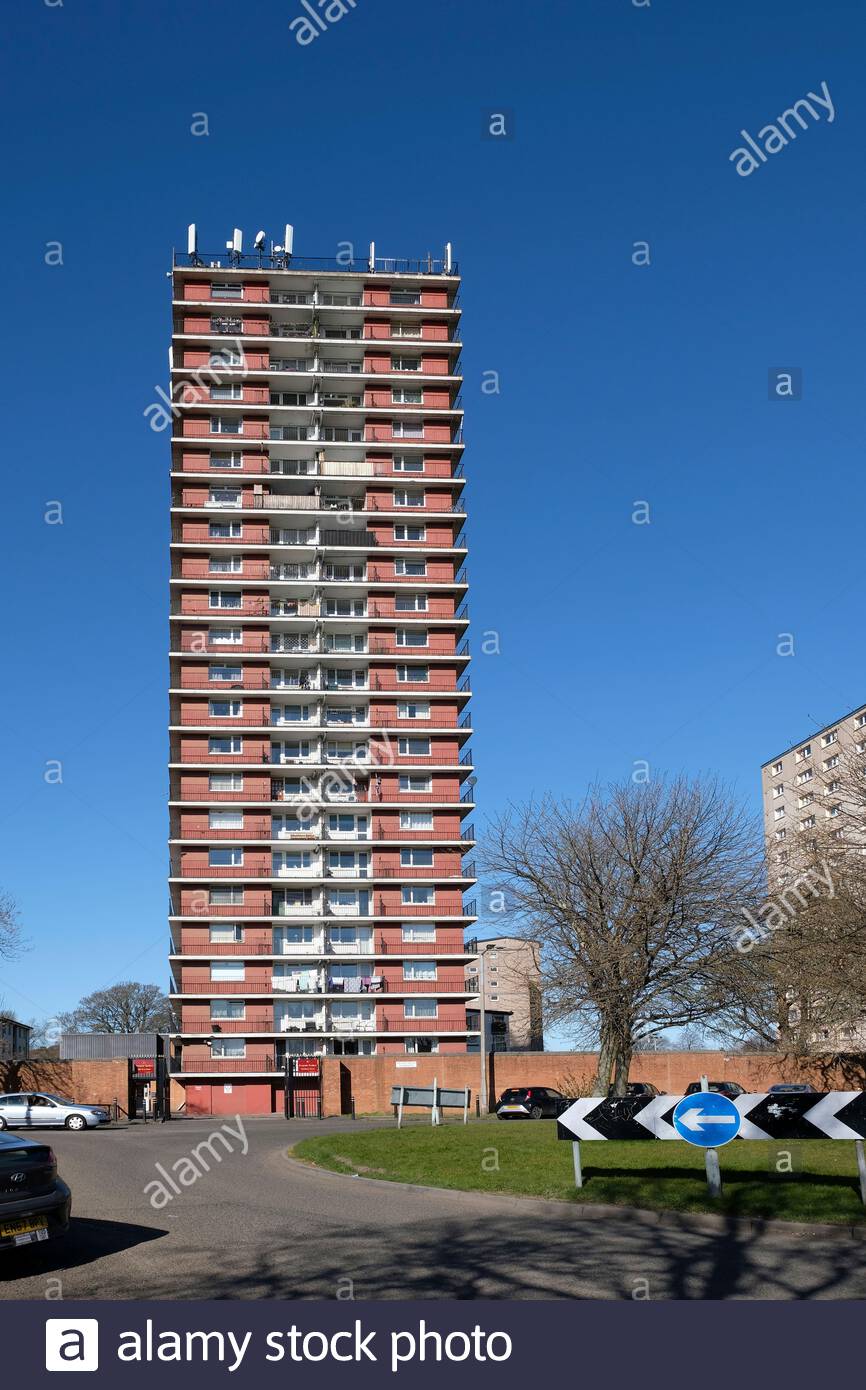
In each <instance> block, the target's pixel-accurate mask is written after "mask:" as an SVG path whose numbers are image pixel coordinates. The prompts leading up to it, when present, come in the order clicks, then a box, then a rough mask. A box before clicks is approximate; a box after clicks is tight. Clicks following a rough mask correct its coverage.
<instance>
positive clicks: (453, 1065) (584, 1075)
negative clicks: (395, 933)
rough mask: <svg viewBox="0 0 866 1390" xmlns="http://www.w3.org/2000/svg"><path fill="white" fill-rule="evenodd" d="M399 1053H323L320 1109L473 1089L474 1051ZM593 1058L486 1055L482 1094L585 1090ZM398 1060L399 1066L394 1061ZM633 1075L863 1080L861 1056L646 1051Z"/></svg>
mask: <svg viewBox="0 0 866 1390" xmlns="http://www.w3.org/2000/svg"><path fill="white" fill-rule="evenodd" d="M409 1060H410V1059H408V1058H406V1057H394V1056H383V1057H326V1058H325V1059H324V1065H323V1075H322V1091H323V1111H324V1113H325V1114H326V1115H339V1114H346V1113H347V1112H348V1110H349V1107H350V1104H351V1101H350V1097H352V1096H353V1097H354V1100H355V1111H356V1113H357V1114H358V1115H365V1114H366V1115H370V1114H373V1115H375V1114H387V1113H389V1112H390V1109H391V1106H390V1097H391V1087H392V1086H399V1085H401V1084H405V1085H406V1086H432V1084H433V1080H434V1078H435V1079H436V1080H437V1081H438V1083H439V1085H440V1086H448V1087H454V1088H457V1089H462V1088H463V1087H464V1086H469V1087H470V1089H471V1091H472V1108H473V1110H474V1107H475V1099H476V1097H477V1095H478V1091H479V1081H480V1068H481V1060H480V1058H479V1056H478V1055H477V1054H474V1055H473V1054H471V1053H457V1054H454V1053H451V1054H447V1055H445V1054H441V1055H437V1056H431V1055H429V1054H428V1055H425V1056H417V1057H414V1058H412V1059H411V1061H412V1062H413V1063H414V1065H413V1066H407V1065H406V1062H407V1061H409ZM597 1061H598V1054H597V1053H593V1052H496V1053H493V1054H492V1055H491V1056H489V1057H488V1059H487V1062H488V1093H489V1095H490V1097H491V1101H493V1100H494V1099H495V1098H496V1097H498V1096H499V1095H501V1093H502V1092H503V1091H504V1090H505V1089H506V1088H507V1087H509V1086H528V1085H536V1086H552V1087H554V1088H555V1089H556V1090H558V1091H562V1092H563V1093H564V1094H565V1095H573V1096H576V1095H580V1094H583V1095H586V1094H587V1093H588V1092H589V1090H590V1088H591V1084H592V1078H593V1076H594V1074H595V1069H596V1065H597ZM401 1063H402V1065H400V1064H401ZM629 1075H630V1078H631V1080H632V1081H650V1082H652V1084H653V1085H654V1086H657V1087H658V1088H659V1090H660V1091H667V1092H668V1093H669V1094H670V1095H681V1094H682V1093H683V1092H684V1091H685V1089H686V1087H687V1086H688V1084H689V1083H690V1082H691V1081H698V1080H700V1078H701V1076H702V1075H706V1076H707V1077H708V1078H709V1079H710V1080H711V1081H738V1082H739V1084H740V1085H741V1086H743V1087H744V1088H745V1090H747V1091H764V1090H766V1089H767V1087H768V1086H772V1085H773V1084H774V1083H775V1082H780V1081H809V1082H811V1084H812V1085H813V1086H814V1087H815V1088H816V1090H820V1091H833V1090H849V1091H850V1090H860V1089H862V1088H863V1087H864V1086H866V1056H864V1055H859V1056H845V1057H841V1058H820V1057H816V1058H814V1059H810V1061H809V1062H808V1063H799V1062H797V1061H795V1060H793V1059H791V1058H787V1057H781V1056H775V1055H773V1054H771V1053H743V1054H736V1053H726V1052H647V1053H642V1054H637V1055H636V1056H635V1057H634V1059H633V1061H632V1066H631V1071H630V1073H629Z"/></svg>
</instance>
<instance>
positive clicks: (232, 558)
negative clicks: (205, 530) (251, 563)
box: [207, 555, 244, 574]
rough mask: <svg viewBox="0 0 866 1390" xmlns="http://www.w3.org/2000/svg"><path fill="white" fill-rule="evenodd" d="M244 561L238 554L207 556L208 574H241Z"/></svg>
mask: <svg viewBox="0 0 866 1390" xmlns="http://www.w3.org/2000/svg"><path fill="white" fill-rule="evenodd" d="M243 568H244V562H243V560H242V559H241V557H240V555H210V556H208V564H207V569H208V574H242V573H243Z"/></svg>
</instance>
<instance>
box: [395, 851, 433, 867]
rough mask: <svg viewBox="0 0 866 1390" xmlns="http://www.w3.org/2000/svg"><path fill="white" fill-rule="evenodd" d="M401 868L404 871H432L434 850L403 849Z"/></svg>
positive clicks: (401, 852)
mask: <svg viewBox="0 0 866 1390" xmlns="http://www.w3.org/2000/svg"><path fill="white" fill-rule="evenodd" d="M400 867H401V868H402V869H432V867H433V851H432V849H401V851H400Z"/></svg>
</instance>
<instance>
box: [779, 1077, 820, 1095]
mask: <svg viewBox="0 0 866 1390" xmlns="http://www.w3.org/2000/svg"><path fill="white" fill-rule="evenodd" d="M817 1094H818V1092H817V1091H816V1090H815V1087H814V1086H810V1085H809V1083H808V1082H800V1081H790V1082H789V1081H785V1082H780V1083H779V1084H778V1085H777V1086H769V1087H768V1088H767V1095H768V1096H817Z"/></svg>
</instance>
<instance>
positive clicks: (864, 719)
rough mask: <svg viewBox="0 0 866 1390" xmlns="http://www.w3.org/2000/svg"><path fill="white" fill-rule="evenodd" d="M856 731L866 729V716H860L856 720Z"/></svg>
mask: <svg viewBox="0 0 866 1390" xmlns="http://www.w3.org/2000/svg"><path fill="white" fill-rule="evenodd" d="M854 728H855V729H866V714H858V715H857V718H856V719H855V720H854Z"/></svg>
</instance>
